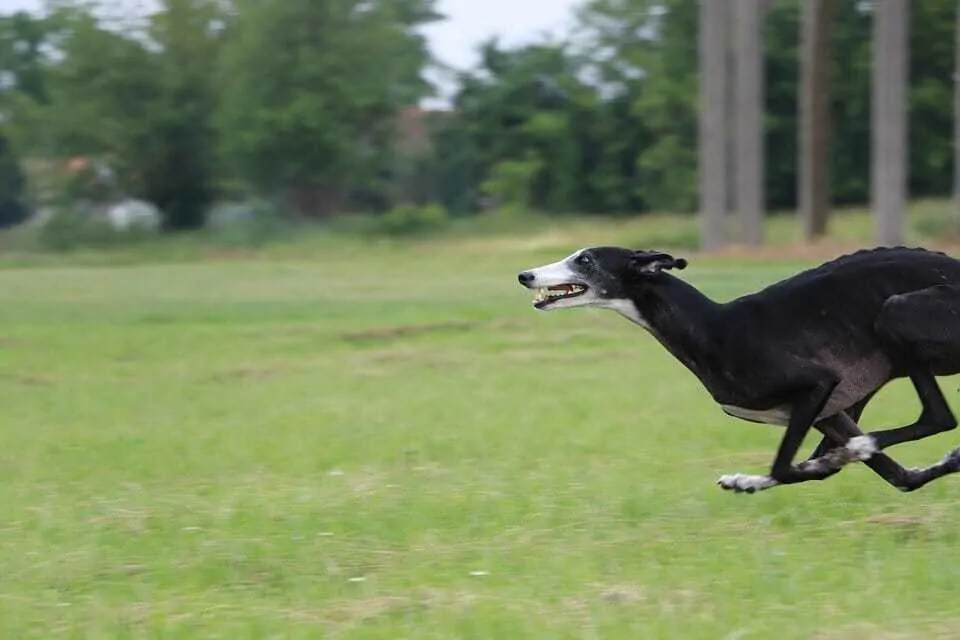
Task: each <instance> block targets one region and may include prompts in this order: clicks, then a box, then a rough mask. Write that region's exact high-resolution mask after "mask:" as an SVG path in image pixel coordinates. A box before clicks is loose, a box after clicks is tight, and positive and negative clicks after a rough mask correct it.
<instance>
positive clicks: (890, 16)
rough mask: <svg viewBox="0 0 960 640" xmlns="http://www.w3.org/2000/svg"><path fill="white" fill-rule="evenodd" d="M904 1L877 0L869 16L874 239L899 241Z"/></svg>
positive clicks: (903, 177)
mask: <svg viewBox="0 0 960 640" xmlns="http://www.w3.org/2000/svg"><path fill="white" fill-rule="evenodd" d="M907 3H908V0H878V1H877V2H876V4H875V5H874V7H875V8H874V17H873V79H872V83H873V87H872V90H873V91H872V93H873V100H872V108H871V116H872V117H871V130H872V131H871V138H872V142H873V144H872V148H871V156H872V157H871V173H872V175H871V192H872V199H873V212H874V219H875V221H876V234H877V242H879V243H880V244H882V245H896V244H900V243H901V242H903V211H904V207H905V204H906V192H907V170H906V162H907V136H906V134H907V109H906V91H907V74H908V71H907V59H908V55H909V54H908V51H907V49H908V47H909V44H908V27H907V21H908V20H909V17H910V14H909V8H908V4H907Z"/></svg>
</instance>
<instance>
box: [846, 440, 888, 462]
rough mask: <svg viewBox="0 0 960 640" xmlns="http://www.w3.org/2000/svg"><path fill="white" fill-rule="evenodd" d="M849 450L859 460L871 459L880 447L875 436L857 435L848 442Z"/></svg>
mask: <svg viewBox="0 0 960 640" xmlns="http://www.w3.org/2000/svg"><path fill="white" fill-rule="evenodd" d="M847 451H848V452H849V453H850V455H852V456H853V457H854V458H856V459H857V460H869V459H870V458H871V456H873V454H875V453H877V452H878V451H880V449H879V448H878V447H877V441H876V439H874V437H873V436H856V437H855V438H850V440H849V442H847Z"/></svg>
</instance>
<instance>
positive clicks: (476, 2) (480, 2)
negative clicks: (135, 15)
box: [0, 0, 580, 68]
mask: <svg viewBox="0 0 960 640" xmlns="http://www.w3.org/2000/svg"><path fill="white" fill-rule="evenodd" d="M114 2H116V3H117V5H118V6H123V7H124V8H127V7H130V8H131V9H133V8H135V7H137V6H143V5H144V4H147V5H149V2H148V0H114ZM437 4H438V8H439V10H440V12H441V13H443V14H444V15H446V16H447V19H446V20H445V21H444V22H442V23H439V24H436V25H431V26H430V27H429V28H428V29H427V30H426V32H427V35H428V37H429V39H430V46H431V50H432V51H433V53H434V55H435V56H436V57H437V58H439V59H440V60H441V61H443V62H444V63H446V64H448V65H451V66H453V67H456V68H466V67H470V66H473V64H474V63H475V62H476V60H477V58H476V54H475V50H476V46H477V44H478V43H479V42H481V41H482V40H485V39H486V38H488V37H490V36H493V35H498V36H500V39H501V40H502V41H503V42H504V44H519V43H523V42H529V41H531V40H538V39H540V36H541V34H542V33H543V32H550V33H554V34H563V33H564V32H565V31H566V28H567V27H568V26H569V24H570V21H571V19H572V15H571V13H572V10H573V7H575V6H576V5H578V4H580V0H438V3H437ZM0 5H2V7H3V11H4V12H8V11H16V10H18V9H27V10H39V8H40V7H41V6H42V0H0Z"/></svg>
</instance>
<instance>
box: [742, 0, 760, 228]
mask: <svg viewBox="0 0 960 640" xmlns="http://www.w3.org/2000/svg"><path fill="white" fill-rule="evenodd" d="M764 9H765V0H737V4H736V31H735V36H736V40H735V42H736V86H737V104H736V205H735V210H736V212H737V215H738V216H739V218H740V229H741V239H742V240H743V242H744V243H746V244H749V245H759V244H761V243H762V242H763V210H764V192H763V179H764V167H763V130H764V127H763V113H764V108H763V86H764V82H763V73H764V69H763V11H764Z"/></svg>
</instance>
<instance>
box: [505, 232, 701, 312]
mask: <svg viewBox="0 0 960 640" xmlns="http://www.w3.org/2000/svg"><path fill="white" fill-rule="evenodd" d="M686 266H687V261H686V260H684V259H683V258H674V257H673V256H671V255H669V254H666V253H662V252H659V251H634V250H632V249H624V248H622V247H591V248H587V249H581V250H580V251H577V252H575V253H573V254H572V255H570V256H567V257H566V258H564V259H563V260H560V261H558V262H554V263H552V264H547V265H544V266H542V267H537V268H535V269H529V270H527V271H524V272H523V273H521V274H520V275H519V280H520V284H522V285H523V286H525V287H527V288H528V289H534V290H536V291H537V295H536V297H535V298H534V301H533V306H534V307H536V308H537V309H540V310H548V309H568V308H571V307H612V306H614V304H615V303H616V302H618V301H623V300H630V299H632V298H633V297H634V295H635V294H636V292H637V291H638V289H639V288H642V287H643V285H644V283H653V282H656V281H657V280H659V279H660V278H662V277H663V272H664V271H665V270H668V269H683V268H684V267H686Z"/></svg>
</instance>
